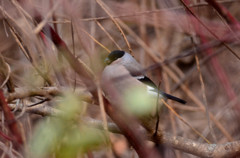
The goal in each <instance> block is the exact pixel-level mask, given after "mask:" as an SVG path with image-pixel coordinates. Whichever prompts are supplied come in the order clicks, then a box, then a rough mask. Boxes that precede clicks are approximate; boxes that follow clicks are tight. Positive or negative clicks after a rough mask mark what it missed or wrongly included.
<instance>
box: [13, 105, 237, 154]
mask: <svg viewBox="0 0 240 158" xmlns="http://www.w3.org/2000/svg"><path fill="white" fill-rule="evenodd" d="M9 106H10V108H11V109H14V108H16V105H13V104H10V105H9ZM21 110H22V109H20V108H19V109H18V111H21ZM25 110H26V112H30V113H35V114H39V115H42V116H50V115H51V116H57V115H61V114H63V112H62V111H60V110H57V109H55V108H51V107H49V106H46V105H45V106H38V107H31V108H28V107H27V108H26V109H25ZM83 122H84V123H85V124H87V125H88V126H91V127H94V128H98V129H101V130H104V127H103V122H102V121H100V120H95V119H92V118H89V117H87V118H84V119H83ZM107 125H108V130H109V131H110V132H112V133H117V134H122V132H121V130H120V129H119V128H118V126H117V125H116V124H114V123H112V122H109V123H108V124H107ZM139 132H140V133H143V134H144V135H147V138H148V140H150V141H154V142H158V143H163V144H166V145H168V146H170V147H172V148H174V149H177V150H180V151H184V152H186V153H190V154H193V155H196V156H200V157H209V158H211V157H221V158H224V157H234V156H237V155H238V154H240V141H233V142H227V143H225V144H207V143H199V142H196V141H194V140H191V139H188V138H184V137H181V136H173V135H172V134H169V133H167V132H162V131H161V132H158V133H157V136H155V137H154V138H153V137H152V134H151V133H147V131H146V130H144V129H143V128H141V129H139Z"/></svg>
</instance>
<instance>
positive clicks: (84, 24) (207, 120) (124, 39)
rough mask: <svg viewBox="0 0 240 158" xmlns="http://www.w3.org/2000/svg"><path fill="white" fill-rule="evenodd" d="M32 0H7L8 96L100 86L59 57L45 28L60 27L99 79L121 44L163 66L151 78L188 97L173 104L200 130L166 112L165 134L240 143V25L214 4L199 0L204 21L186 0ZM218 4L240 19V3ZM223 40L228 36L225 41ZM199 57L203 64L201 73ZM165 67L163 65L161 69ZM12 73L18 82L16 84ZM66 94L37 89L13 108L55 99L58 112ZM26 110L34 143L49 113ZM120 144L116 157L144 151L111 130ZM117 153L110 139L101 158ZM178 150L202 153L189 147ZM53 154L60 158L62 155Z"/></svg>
mask: <svg viewBox="0 0 240 158" xmlns="http://www.w3.org/2000/svg"><path fill="white" fill-rule="evenodd" d="M26 1H27V2H26V3H24V2H21V1H20V3H19V2H17V1H15V0H11V1H1V5H0V7H1V8H0V18H1V21H0V28H1V29H0V39H1V40H0V55H1V58H2V59H3V60H2V61H1V62H0V66H1V67H0V85H2V84H3V86H2V87H1V88H2V89H3V90H4V94H5V96H6V97H7V96H10V94H11V91H14V90H15V91H16V92H18V89H23V88H24V89H26V91H28V90H36V91H37V90H41V89H42V88H44V87H45V88H47V87H57V89H59V91H61V92H65V91H75V92H76V94H78V95H79V96H80V95H81V96H82V95H87V96H88V97H89V96H91V95H89V92H92V89H93V88H95V87H94V86H92V87H91V86H86V84H85V83H86V82H85V81H84V80H86V78H81V76H79V75H77V73H76V72H75V69H74V68H73V67H72V66H71V64H69V63H68V60H66V59H65V58H64V56H63V55H62V54H61V53H59V52H61V51H60V50H59V49H58V47H56V44H54V43H53V42H52V41H51V39H50V38H49V37H47V36H44V35H43V33H40V34H39V32H40V31H41V29H42V28H43V27H44V26H45V24H50V25H51V26H53V27H54V28H55V31H56V32H57V33H58V34H59V35H60V37H61V38H62V39H63V41H64V42H65V43H66V46H67V47H68V49H69V50H70V52H72V54H73V55H74V56H75V57H76V58H77V59H78V60H79V62H81V63H83V64H82V65H83V67H84V68H85V70H87V72H88V73H89V74H92V75H93V76H94V81H96V82H98V80H99V78H100V74H101V71H102V70H103V64H102V61H103V59H104V58H105V57H106V55H107V54H108V53H109V51H112V50H116V49H122V50H125V51H128V52H131V53H132V55H133V56H134V57H135V58H136V59H137V60H138V61H139V62H140V63H141V64H142V65H143V66H144V67H145V68H150V67H151V66H155V68H154V69H148V71H147V74H148V76H149V78H152V79H153V81H154V82H155V83H156V84H159V83H161V89H162V90H164V91H166V92H167V93H171V94H173V95H175V96H178V97H180V98H183V99H185V100H186V101H187V104H186V105H179V104H178V103H175V102H170V101H169V102H168V103H169V104H170V105H172V106H173V107H174V109H175V111H176V112H177V113H178V114H179V115H181V117H182V118H183V119H184V120H185V121H186V122H187V123H188V124H189V125H190V127H189V126H186V124H185V123H183V121H181V119H179V117H177V116H176V115H174V114H173V113H172V112H171V111H170V110H165V111H164V113H163V114H162V117H161V124H160V126H161V128H162V129H163V130H164V131H166V132H168V133H172V134H174V135H178V136H183V137H187V138H190V139H193V140H196V141H199V142H204V140H203V139H202V138H201V137H200V136H199V134H197V133H196V132H195V131H193V130H192V128H194V129H196V130H197V131H198V132H200V133H201V135H202V136H204V137H206V139H207V140H208V141H210V142H211V143H217V144H218V143H225V142H228V141H233V140H238V139H239V128H240V127H239V124H238V120H239V117H240V115H239V113H240V102H239V92H240V84H239V79H240V78H239V72H240V60H239V59H238V58H237V57H236V55H237V56H240V54H239V51H240V49H239V48H240V47H239V33H238V32H239V31H238V30H239V28H234V27H233V26H232V25H231V23H229V22H228V21H226V20H225V19H224V17H220V15H219V13H218V12H217V11H216V10H214V9H213V7H212V6H210V5H207V3H206V2H205V1H204V2H203V1H200V2H198V1H196V2H195V1H194V3H193V2H192V4H191V6H193V7H192V9H193V13H194V15H195V16H196V17H198V18H199V19H196V18H194V17H193V16H192V15H191V14H189V12H188V11H186V10H185V8H184V6H183V5H182V3H181V2H180V1H176V0H171V1H164V0H161V1H160V0H159V1H155V0H151V1H147V0H139V1H136V0H131V1H126V0H103V1H96V2H95V1H93V0H92V1H88V0H81V1H74V0H71V1H54V0H49V1H28V0H26ZM218 2H219V4H221V5H223V6H225V7H226V9H227V10H228V11H230V13H231V14H232V15H233V17H235V18H236V19H239V17H240V12H239V8H238V7H237V6H239V1H237V0H236V1H231V0H230V1H218ZM35 10H37V11H38V12H39V15H41V16H42V23H41V24H36V23H35V21H34V20H33V19H34V18H36V15H37V14H38V13H36V12H35ZM35 20H36V19H35ZM198 20H201V22H202V23H203V24H204V25H205V26H203V25H202V24H200V23H199V21H198ZM206 27H207V29H206ZM208 29H209V30H211V31H212V32H209V31H208ZM231 32H234V34H231ZM212 33H214V35H213V34H212ZM215 35H216V36H217V38H216V37H215ZM219 39H221V40H224V42H223V43H222V44H220V43H219ZM189 52H190V53H189ZM212 53H215V55H211V54H212ZM234 53H235V55H234ZM196 57H197V58H196ZM196 59H198V60H199V65H198V66H199V68H200V69H197V66H196V65H197V64H196ZM159 63H160V64H161V66H160V67H156V65H157V64H159ZM6 65H7V66H6ZM8 65H9V66H10V69H9V70H10V71H9V70H8V68H7V67H8ZM1 68H3V69H1ZM200 74H201V76H200ZM6 78H8V79H9V80H7V81H8V82H7V83H6V82H5V81H6ZM200 78H202V82H200V80H201V79H200ZM5 83H6V84H5ZM203 86H204V88H203ZM9 87H11V88H9ZM19 93H20V92H19ZM21 93H24V92H22V91H21ZM41 94H42V93H41ZM56 95H58V93H57V94H56V93H54V95H52V94H49V93H46V94H45V93H44V94H42V95H40V96H39V94H35V93H34V94H29V96H24V97H19V98H18V97H16V98H15V100H12V101H11V102H9V104H11V105H12V106H13V107H14V106H17V104H19V105H18V106H19V107H18V108H19V109H21V106H22V107H25V108H26V109H27V108H28V107H27V106H29V105H31V104H34V103H36V102H39V101H41V100H45V99H46V98H47V100H45V102H44V103H41V104H39V105H36V106H47V107H52V108H55V107H56V102H55V101H56V100H59V97H56ZM204 96H206V99H204ZM99 97H100V96H99ZM85 99H86V98H85ZM88 99H89V98H88ZM60 100H61V99H60ZM90 100H91V99H90ZM37 108H39V107H37ZM37 108H36V109H37ZM26 109H25V110H18V109H15V110H13V113H14V115H15V117H16V118H17V120H18V122H19V124H20V130H21V132H22V137H23V141H24V143H26V144H27V143H28V140H29V139H30V138H31V137H32V133H33V130H34V128H35V125H36V124H37V123H38V122H39V121H41V120H42V117H39V116H38V115H36V114H34V113H36V111H34V110H32V111H31V110H26ZM206 109H207V112H206ZM19 111H22V112H19ZM101 112H102V113H103V111H100V110H99V106H94V105H92V104H90V103H89V101H88V105H87V112H86V113H85V115H88V116H90V117H93V118H96V119H102V117H101ZM1 118H2V122H1V127H2V132H3V133H5V134H6V135H10V137H11V132H10V131H9V130H8V129H7V126H5V124H4V119H3V118H4V116H3V114H2V117H1ZM108 121H109V118H108ZM210 127H212V130H210V129H211V128H210ZM0 139H1V143H2V145H0V149H2V151H1V154H2V155H4V154H6V153H7V154H12V152H13V153H14V151H13V150H11V151H12V152H10V151H6V148H10V147H11V143H9V141H7V140H6V139H4V138H0ZM110 140H111V142H112V147H113V148H114V152H115V153H116V154H118V155H120V156H121V157H132V153H134V152H133V151H132V150H131V149H129V147H128V144H127V141H126V139H125V138H124V137H122V136H119V135H115V134H110ZM13 144H14V143H13ZM15 149H16V150H17V148H15ZM93 151H94V150H93ZM111 152H112V151H109V148H108V147H106V144H102V147H101V148H98V149H96V151H94V152H93V155H94V157H101V155H102V157H105V156H106V155H108V156H109V157H111V154H112V153H111ZM18 153H19V154H20V155H24V154H25V153H24V152H23V150H18ZM91 154H92V153H89V154H88V156H89V157H90V155H91ZM14 155H15V156H16V154H14ZM175 156H176V157H194V156H192V155H190V154H187V153H184V152H181V151H180V152H176V153H175ZM175 156H174V157H175ZM10 157H11V156H10ZM16 157H19V156H16ZM49 157H54V154H53V155H49Z"/></svg>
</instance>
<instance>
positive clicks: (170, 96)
mask: <svg viewBox="0 0 240 158" xmlns="http://www.w3.org/2000/svg"><path fill="white" fill-rule="evenodd" d="M161 93H162V95H163V96H164V97H166V98H167V99H171V100H174V101H177V102H179V103H182V104H186V101H185V100H183V99H180V98H177V97H174V96H172V95H170V94H167V93H165V92H161Z"/></svg>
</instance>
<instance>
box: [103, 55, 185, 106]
mask: <svg viewBox="0 0 240 158" xmlns="http://www.w3.org/2000/svg"><path fill="white" fill-rule="evenodd" d="M104 63H105V64H106V65H107V66H106V67H105V69H104V71H103V73H102V74H103V75H104V78H106V77H111V78H114V77H115V79H116V80H117V77H118V76H119V74H120V73H126V74H125V77H126V75H129V74H130V76H131V77H132V79H131V80H132V82H131V84H133V83H134V82H133V81H135V84H136V82H137V81H138V82H137V83H138V84H140V83H141V84H143V85H145V86H146V88H147V92H148V93H149V94H152V95H155V96H157V95H161V96H162V97H163V98H164V99H170V100H173V101H176V102H179V103H181V104H186V101H185V100H183V99H180V98H178V97H175V96H172V95H170V94H167V93H165V92H163V91H161V90H159V89H158V87H157V86H156V84H155V83H154V82H153V81H152V80H151V79H150V78H148V77H147V76H146V75H145V74H144V72H143V70H144V69H143V67H142V66H141V65H140V63H138V62H137V61H136V59H135V58H134V57H133V56H132V55H130V54H129V53H127V52H125V51H122V50H114V51H112V52H111V53H110V54H109V55H108V56H107V58H106V59H105V61H104ZM118 70H120V71H121V72H118ZM103 75H102V76H103ZM130 76H129V77H130ZM122 78H123V83H124V75H123V77H122ZM119 80H120V79H119ZM126 83H127V80H126ZM119 84H120V83H119Z"/></svg>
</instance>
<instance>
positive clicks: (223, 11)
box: [206, 0, 240, 29]
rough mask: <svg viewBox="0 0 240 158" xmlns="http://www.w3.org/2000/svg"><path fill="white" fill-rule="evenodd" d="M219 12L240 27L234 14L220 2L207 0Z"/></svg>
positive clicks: (230, 22)
mask: <svg viewBox="0 0 240 158" xmlns="http://www.w3.org/2000/svg"><path fill="white" fill-rule="evenodd" d="M206 2H208V4H210V5H211V6H212V7H213V8H215V9H216V10H217V12H218V13H219V14H220V15H221V16H222V17H223V18H224V19H225V20H226V21H227V22H228V23H229V24H233V25H235V26H237V28H238V29H240V26H239V22H238V20H237V19H236V18H235V17H234V16H232V14H231V13H230V12H229V11H228V10H227V9H226V8H225V7H224V6H223V5H222V4H220V3H217V2H216V1H215V0H206Z"/></svg>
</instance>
